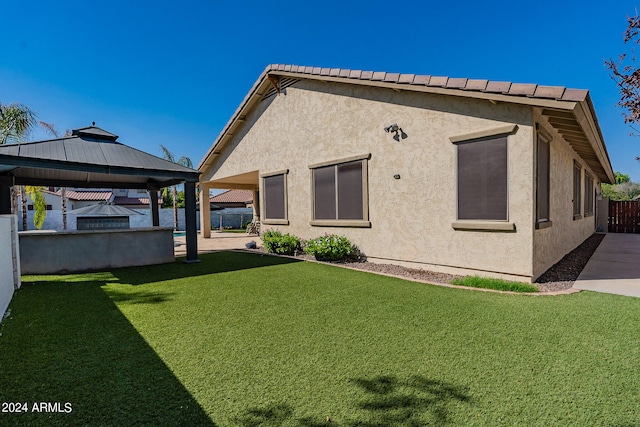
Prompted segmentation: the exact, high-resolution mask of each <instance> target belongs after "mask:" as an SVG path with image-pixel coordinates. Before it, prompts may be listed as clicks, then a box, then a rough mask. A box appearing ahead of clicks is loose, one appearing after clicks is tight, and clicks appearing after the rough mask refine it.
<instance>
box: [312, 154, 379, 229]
mask: <svg viewBox="0 0 640 427" xmlns="http://www.w3.org/2000/svg"><path fill="white" fill-rule="evenodd" d="M370 158H371V153H366V154H361V155H357V156H351V157H346V158H342V159H337V160H330V161H326V162H321V163H314V164H312V165H309V179H310V188H311V213H310V215H311V216H310V217H311V220H310V221H309V224H310V225H312V226H316V227H371V221H369V180H368V175H369V174H368V169H369V159H370ZM355 162H361V163H362V168H361V171H362V179H361V184H362V219H339V218H338V212H339V209H340V205H339V200H338V199H339V190H338V184H339V178H338V166H340V165H344V164H348V163H355ZM327 167H333V168H334V171H335V181H334V186H335V187H334V191H333V195H334V197H335V210H336V219H316V207H315V204H316V186H315V178H314V176H315V175H314V174H315V170H317V169H320V168H327Z"/></svg>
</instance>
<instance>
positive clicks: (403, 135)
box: [384, 123, 407, 141]
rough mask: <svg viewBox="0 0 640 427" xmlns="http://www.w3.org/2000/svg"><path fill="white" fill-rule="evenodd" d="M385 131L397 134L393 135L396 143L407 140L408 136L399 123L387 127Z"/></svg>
mask: <svg viewBox="0 0 640 427" xmlns="http://www.w3.org/2000/svg"><path fill="white" fill-rule="evenodd" d="M384 131H385V132H387V133H391V132H393V133H394V134H395V135H393V139H395V140H396V141H400V138H402V139H407V134H406V133H404V131H403V130H402V128H401V127H400V126H398V124H397V123H394V124H392V125H389V126H387V127H386V128H384Z"/></svg>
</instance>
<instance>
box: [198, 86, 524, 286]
mask: <svg viewBox="0 0 640 427" xmlns="http://www.w3.org/2000/svg"><path fill="white" fill-rule="evenodd" d="M532 114H533V112H532V109H531V108H530V107H526V106H519V105H515V104H506V103H497V104H493V103H491V102H489V101H486V100H478V99H471V98H458V97H451V96H442V95H435V94H418V93H414V92H396V91H393V90H391V89H381V88H371V87H362V86H356V85H344V84H339V83H323V82H319V81H300V82H298V83H296V84H295V85H294V86H291V87H289V88H287V89H286V94H284V95H279V96H275V97H271V98H268V99H267V100H264V101H262V102H261V103H260V104H258V106H257V108H255V109H253V110H252V112H251V113H250V114H249V115H248V116H247V118H246V119H245V125H244V126H243V127H242V128H241V130H240V131H239V132H236V134H235V135H234V137H233V140H232V141H231V143H229V144H228V145H227V146H226V147H225V148H224V150H223V152H222V154H221V156H220V158H218V159H217V160H216V163H215V165H214V167H213V168H211V169H208V170H205V171H204V174H203V176H202V177H201V180H202V181H209V180H212V179H220V178H226V177H231V176H234V175H239V174H243V173H247V172H252V171H259V172H260V173H268V172H273V171H278V170H283V169H288V170H289V173H288V175H287V183H288V189H287V190H288V194H287V196H288V217H289V218H288V219H289V225H287V226H275V225H274V226H268V227H267V228H274V229H279V230H281V231H282V232H289V233H294V234H296V235H298V236H300V237H302V238H312V237H316V236H318V235H321V234H323V233H325V232H326V233H338V234H344V235H346V236H348V237H349V238H350V239H351V240H352V241H353V242H354V243H355V244H357V245H358V246H359V247H360V249H361V250H362V251H363V252H364V253H365V254H366V255H367V256H368V257H370V258H371V259H376V260H380V261H396V262H400V261H404V262H412V263H419V264H422V265H424V266H425V267H429V268H432V269H447V268H448V267H463V268H467V269H474V270H478V271H479V272H487V273H501V274H507V275H515V276H520V277H523V278H526V277H530V276H531V274H532V257H533V255H532V250H533V241H532V240H533V225H534V224H533V221H532V217H531V213H532V211H533V196H532V194H533V188H532V183H533V166H532V165H533V153H534V150H533V136H534V135H533V127H532V123H533V116H532ZM392 123H397V124H398V125H399V126H400V127H401V128H402V129H403V130H404V132H405V133H406V134H407V135H408V137H407V138H406V139H401V140H400V141H395V140H394V139H392V136H393V134H390V133H385V132H384V130H383V128H384V127H386V126H389V125H390V124H392ZM509 124H517V125H518V129H517V131H516V132H515V134H512V135H509V137H508V169H509V172H508V197H509V215H508V219H509V221H510V222H513V223H514V224H515V226H516V231H515V232H486V231H459V230H458V231H456V230H454V229H453V228H452V222H454V221H455V220H456V214H457V207H456V204H457V202H456V199H457V192H456V191H457V190H456V148H455V145H454V144H452V143H451V141H450V139H449V138H450V137H451V136H456V135H461V134H467V133H471V132H475V131H480V130H485V129H490V128H496V127H501V126H505V125H509ZM367 153H370V154H371V158H370V160H369V162H368V182H369V185H368V191H369V219H370V221H371V228H348V227H314V226H311V225H310V224H309V221H310V220H311V215H312V201H311V178H310V177H311V172H310V170H309V165H311V164H314V163H318V162H324V161H332V160H339V159H342V158H346V157H349V156H355V155H361V154H367ZM395 174H399V175H400V177H401V178H400V179H394V175H395ZM399 209H404V210H406V211H409V212H411V214H410V215H399V214H398V210H399Z"/></svg>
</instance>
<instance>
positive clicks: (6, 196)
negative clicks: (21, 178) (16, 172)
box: [0, 176, 13, 215]
mask: <svg viewBox="0 0 640 427" xmlns="http://www.w3.org/2000/svg"><path fill="white" fill-rule="evenodd" d="M12 184H13V182H12V180H11V177H9V176H1V177H0V215H5V214H7V215H9V214H11V185H12Z"/></svg>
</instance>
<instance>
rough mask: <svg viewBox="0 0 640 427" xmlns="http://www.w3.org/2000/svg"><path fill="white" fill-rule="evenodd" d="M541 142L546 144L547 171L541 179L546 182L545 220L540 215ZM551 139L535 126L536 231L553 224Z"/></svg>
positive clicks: (537, 125)
mask: <svg viewBox="0 0 640 427" xmlns="http://www.w3.org/2000/svg"><path fill="white" fill-rule="evenodd" d="M541 140H543V141H544V143H545V144H546V156H547V157H546V160H547V165H546V166H547V169H546V174H545V176H544V177H542V179H544V180H546V188H547V194H546V206H547V211H546V218H542V216H541V215H540V179H541V176H540V175H541V174H540V141H541ZM552 140H553V138H552V137H551V136H550V135H549V134H548V133H547V132H546V131H545V130H544V129H542V128H540V125H539V124H536V229H543V228H547V227H551V225H553V222H552V221H551V141H552Z"/></svg>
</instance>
